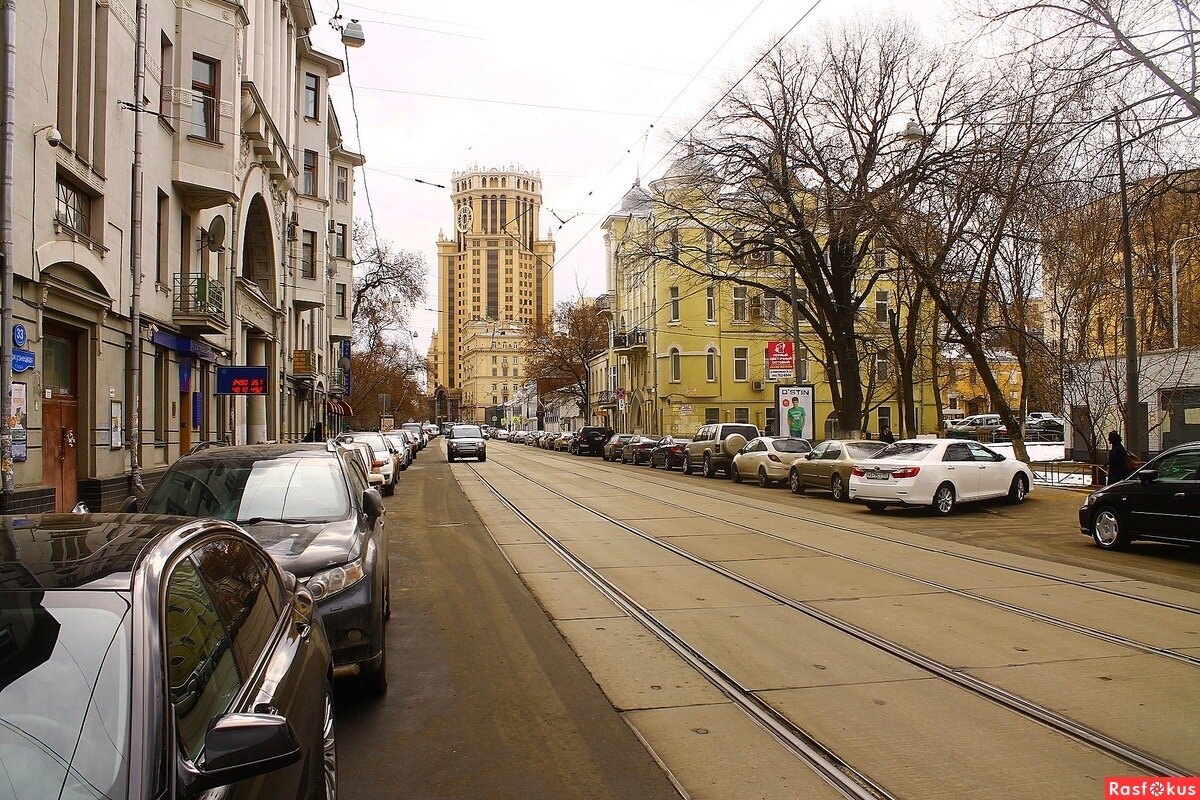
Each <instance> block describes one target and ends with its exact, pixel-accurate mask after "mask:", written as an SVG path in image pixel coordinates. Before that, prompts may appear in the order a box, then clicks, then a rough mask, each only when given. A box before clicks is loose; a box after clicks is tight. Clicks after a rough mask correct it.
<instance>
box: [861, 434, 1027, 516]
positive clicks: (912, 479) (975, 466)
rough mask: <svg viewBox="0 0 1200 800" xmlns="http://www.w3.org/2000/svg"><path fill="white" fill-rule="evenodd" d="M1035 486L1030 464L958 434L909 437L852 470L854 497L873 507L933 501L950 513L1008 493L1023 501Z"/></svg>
mask: <svg viewBox="0 0 1200 800" xmlns="http://www.w3.org/2000/svg"><path fill="white" fill-rule="evenodd" d="M1032 489H1033V473H1032V472H1030V470H1029V467H1027V466H1026V465H1025V464H1023V463H1021V462H1020V461H1017V460H1015V459H1011V458H1005V457H1004V456H1003V455H1001V454H1000V453H997V452H996V451H994V450H990V449H988V448H987V447H984V446H983V445H982V444H980V443H979V442H975V441H961V440H958V439H904V440H902V441H899V442H896V443H894V444H889V445H888V446H887V447H885V448H883V449H882V450H880V451H879V452H878V453H876V454H875V455H874V456H872V457H871V458H868V459H864V460H862V461H859V462H858V463H857V464H855V465H854V467H853V468H852V469H851V470H850V499H851V500H858V501H860V502H864V503H866V505H867V508H869V509H870V510H872V511H883V510H884V509H885V508H887V507H888V506H889V505H905V506H929V507H930V508H931V509H933V511H934V512H935V513H937V514H942V515H945V514H949V513H950V512H951V511H953V510H954V507H955V506H956V505H957V504H958V503H961V502H967V501H971V500H985V499H988V498H991V497H1005V496H1007V497H1008V499H1009V500H1010V501H1011V502H1013V503H1021V502H1023V501H1024V500H1025V498H1026V497H1027V496H1028V495H1029V492H1030V491H1031V490H1032Z"/></svg>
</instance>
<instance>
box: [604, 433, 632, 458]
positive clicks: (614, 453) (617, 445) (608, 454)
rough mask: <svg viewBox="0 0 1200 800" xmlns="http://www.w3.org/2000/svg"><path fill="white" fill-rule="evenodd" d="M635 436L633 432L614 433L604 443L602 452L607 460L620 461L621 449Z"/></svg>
mask: <svg viewBox="0 0 1200 800" xmlns="http://www.w3.org/2000/svg"><path fill="white" fill-rule="evenodd" d="M632 438H633V434H632V433H614V434H613V435H612V436H610V437H609V439H608V441H607V442H605V443H604V450H603V451H602V452H601V453H600V455H601V457H602V458H603V459H604V460H605V461H620V460H621V450H622V448H624V447H625V443H626V442H628V441H629V440H630V439H632Z"/></svg>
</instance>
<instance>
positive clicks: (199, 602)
mask: <svg viewBox="0 0 1200 800" xmlns="http://www.w3.org/2000/svg"><path fill="white" fill-rule="evenodd" d="M166 601H167V602H166V606H167V613H166V651H167V653H166V655H167V684H168V686H167V690H168V696H169V698H170V701H171V708H172V711H173V713H174V716H175V732H176V734H177V735H178V737H179V746H180V748H181V749H182V750H183V754H184V756H185V757H186V758H187V759H188V760H190V761H196V760H197V759H198V758H199V757H200V753H201V752H202V751H203V750H204V735H205V734H206V733H207V732H208V726H209V724H210V723H211V722H212V721H213V720H214V719H216V718H217V717H219V716H221V715H222V714H224V713H225V712H226V711H227V710H228V709H229V706H230V704H231V703H232V702H233V700H234V698H235V697H237V694H238V692H239V690H240V689H241V686H242V682H241V678H240V676H239V675H238V670H237V666H236V664H235V663H234V656H233V647H232V641H231V635H230V634H229V633H227V632H226V630H225V623H224V621H223V620H222V619H221V617H220V615H219V614H218V613H217V608H216V605H215V604H214V603H213V599H212V597H211V596H209V593H208V590H207V589H206V588H205V586H204V582H203V581H202V580H201V579H200V575H199V574H198V573H197V571H196V567H195V565H194V564H193V563H192V561H191V560H190V559H188V560H184V561H182V562H180V563H179V565H178V566H177V567H176V568H175V570H174V571H173V572H172V573H171V577H170V578H169V579H168V580H167V592H166Z"/></svg>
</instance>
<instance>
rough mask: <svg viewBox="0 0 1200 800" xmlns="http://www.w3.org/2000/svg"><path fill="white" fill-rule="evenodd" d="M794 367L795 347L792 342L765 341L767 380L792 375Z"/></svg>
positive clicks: (775, 379)
mask: <svg viewBox="0 0 1200 800" xmlns="http://www.w3.org/2000/svg"><path fill="white" fill-rule="evenodd" d="M795 369H796V347H795V344H794V343H793V342H788V341H780V342H767V380H771V381H777V380H781V379H786V378H790V377H792V375H793V374H794V372H795Z"/></svg>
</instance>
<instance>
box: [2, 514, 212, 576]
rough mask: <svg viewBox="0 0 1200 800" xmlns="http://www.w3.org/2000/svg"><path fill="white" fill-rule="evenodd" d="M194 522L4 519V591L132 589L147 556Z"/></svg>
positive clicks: (111, 517) (130, 517)
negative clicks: (140, 563)
mask: <svg viewBox="0 0 1200 800" xmlns="http://www.w3.org/2000/svg"><path fill="white" fill-rule="evenodd" d="M195 522H196V520H193V519H187V518H184V517H168V516H157V515H152V514H43V515H41V516H31V517H17V516H7V517H0V591H5V590H18V589H81V588H105V589H125V590H128V589H129V588H130V583H131V581H132V573H133V569H134V567H135V566H136V565H137V562H138V560H139V559H140V558H141V556H142V554H143V553H145V552H147V551H148V550H149V549H150V548H151V547H152V546H153V545H154V544H155V543H157V542H158V541H159V540H160V539H163V538H164V537H166V536H167V535H168V534H171V533H173V532H175V531H177V530H179V529H180V527H182V526H185V525H194V524H195Z"/></svg>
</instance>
